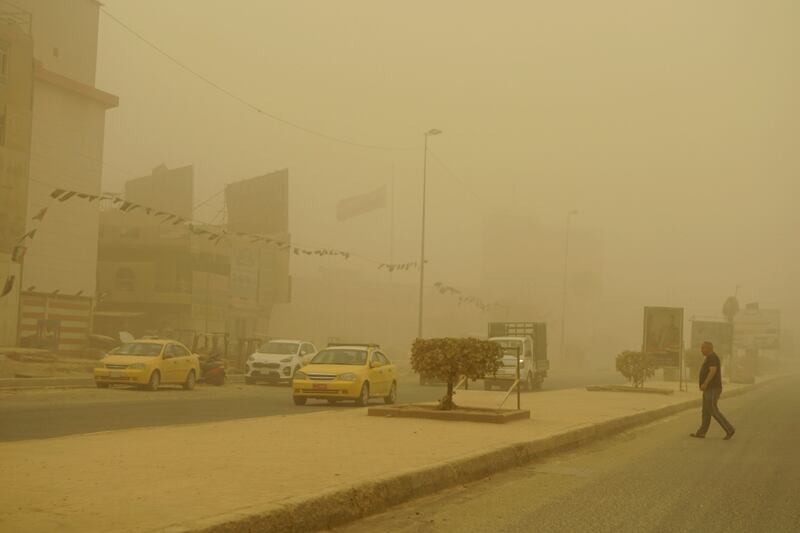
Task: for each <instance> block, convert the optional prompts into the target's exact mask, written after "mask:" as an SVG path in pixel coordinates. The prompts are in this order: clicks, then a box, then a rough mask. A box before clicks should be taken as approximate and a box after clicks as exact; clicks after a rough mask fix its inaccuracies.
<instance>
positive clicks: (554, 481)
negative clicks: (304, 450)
mask: <svg viewBox="0 0 800 533" xmlns="http://www.w3.org/2000/svg"><path fill="white" fill-rule="evenodd" d="M720 405H721V409H722V411H723V412H724V413H725V415H726V416H727V417H728V418H729V419H730V420H731V421H733V423H734V424H735V425H736V428H737V433H736V435H735V436H734V438H733V439H732V440H730V441H723V440H722V436H723V433H722V430H721V429H720V428H719V426H717V425H716V423H714V424H713V426H712V428H711V431H710V432H709V434H708V437H707V438H706V440H703V441H698V440H696V439H692V438H690V437H688V435H687V434H688V433H689V432H690V431H694V430H695V429H696V427H697V425H698V422H699V420H698V412H697V410H690V411H686V412H683V413H681V414H679V415H676V416H673V417H669V418H667V419H663V420H661V421H658V422H655V423H653V424H650V425H647V426H644V427H641V428H638V429H635V430H632V431H627V432H625V433H623V434H620V435H617V436H615V437H613V438H611V439H608V440H606V441H603V442H601V443H598V444H594V445H590V446H587V447H586V448H582V449H580V450H578V451H575V452H572V453H568V454H560V455H557V456H554V457H550V458H548V459H546V460H542V461H537V462H535V463H533V464H530V465H528V466H525V467H522V468H519V469H513V470H510V471H507V472H504V473H500V474H498V475H495V476H492V477H491V478H490V479H486V480H482V481H478V482H475V483H469V484H467V485H464V486H459V487H457V488H452V489H448V490H446V491H443V492H441V493H439V494H435V495H431V496H428V497H425V498H421V499H419V500H414V501H411V502H408V503H406V504H404V505H401V506H398V507H396V508H394V509H392V510H390V511H388V512H386V513H382V514H379V515H375V516H372V517H369V518H366V519H364V520H362V521H359V522H356V523H353V524H351V525H349V526H345V527H342V528H336V529H335V531H336V532H337V533H368V532H373V531H392V532H397V533H449V532H451V531H471V532H485V533H494V532H496V531H504V532H509V533H512V532H520V533H521V532H528V531H549V532H565V533H567V532H569V533H573V532H575V533H579V532H592V533H594V532H598V533H602V532H609V533H611V532H614V533H617V532H620V533H623V532H632V533H633V532H637V533H638V532H644V531H653V532H665V533H666V532H690V531H704V532H720V533H738V532H742V533H745V532H751V531H770V532H784V531H785V532H795V531H798V530H800V454H798V453H797V451H798V449H800V424H798V423H797V421H798V420H800V379H798V378H794V379H791V380H785V381H782V382H780V383H776V384H775V385H774V386H771V387H770V388H762V389H759V390H755V391H753V392H752V393H749V394H746V395H743V396H739V397H735V398H731V399H729V400H724V399H723V401H722V402H721V404H720Z"/></svg>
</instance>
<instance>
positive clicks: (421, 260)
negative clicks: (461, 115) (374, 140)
mask: <svg viewBox="0 0 800 533" xmlns="http://www.w3.org/2000/svg"><path fill="white" fill-rule="evenodd" d="M440 133H442V132H441V130H437V129H432V130H428V131H426V132H425V154H424V157H425V159H424V161H423V163H422V238H421V239H420V254H419V311H418V315H417V316H418V322H417V338H420V339H421V338H422V308H423V303H424V298H425V295H424V291H425V202H426V199H427V181H428V137H429V136H432V135H439V134H440Z"/></svg>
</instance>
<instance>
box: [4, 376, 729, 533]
mask: <svg viewBox="0 0 800 533" xmlns="http://www.w3.org/2000/svg"><path fill="white" fill-rule="evenodd" d="M650 385H653V386H658V385H660V386H674V384H656V383H651V384H650ZM735 387H736V386H735V385H734V386H730V387H729V388H735ZM503 396H504V393H501V392H485V391H464V392H460V393H459V394H458V397H457V398H458V402H459V403H460V404H462V405H465V406H467V405H476V406H477V405H493V404H494V405H496V404H497V403H499V401H500V400H501V399H502V397H503ZM697 397H699V393H698V392H697V391H694V390H692V391H691V392H676V393H675V394H673V395H670V396H665V395H654V394H636V393H606V392H594V393H592V392H587V391H585V390H578V389H569V390H561V391H553V392H545V393H540V394H529V395H524V396H523V399H524V403H523V408H525V407H527V408H530V409H531V411H532V416H531V419H530V420H529V421H523V422H516V423H512V424H508V425H501V426H495V425H491V426H489V425H485V424H477V423H464V422H438V421H430V420H414V419H385V418H378V417H367V416H366V411H365V410H364V409H352V410H346V411H324V412H317V413H311V414H303V415H290V416H271V417H265V418H253V419H246V420H236V421H226V422H218V423H204V424H197V425H188V426H181V427H162V428H143V429H133V430H123V431H115V432H106V433H95V434H89V435H78V436H72V437H61V438H53V439H43V440H35V441H18V442H11V443H4V444H0V475H1V476H2V479H3V480H4V487H5V488H4V490H3V492H2V494H1V495H0V530H2V531H55V530H58V531H152V530H163V529H166V528H169V527H170V526H176V525H180V524H186V523H188V522H192V521H194V520H201V519H206V518H209V517H213V516H216V515H220V514H225V513H232V512H246V511H247V510H248V509H258V510H265V509H268V508H269V507H271V506H279V505H281V504H282V503H283V502H286V501H288V500H290V499H294V498H303V497H307V496H310V495H313V494H316V493H319V492H322V491H325V490H329V489H336V488H341V487H342V486H343V485H345V484H353V483H359V482H362V481H367V480H374V479H376V478H378V477H380V476H386V475H394V474H397V473H400V472H404V471H410V470H416V469H419V468H423V467H426V466H430V465H434V464H439V463H442V462H446V461H448V460H452V459H454V458H462V457H468V456H470V455H473V454H476V453H480V452H483V451H486V450H488V449H491V448H494V447H499V446H503V445H508V444H512V443H515V442H521V441H529V440H533V439H537V438H542V437H547V436H549V435H553V434H557V433H560V432H563V431H566V430H569V429H573V428H577V427H581V426H585V425H590V424H592V423H597V422H599V421H603V420H608V419H612V418H616V417H619V416H624V415H629V414H633V413H637V412H641V411H644V410H648V409H653V408H658V407H662V406H666V405H670V404H673V403H677V402H681V401H685V400H688V399H692V398H697ZM9 487H13V490H8V488H9Z"/></svg>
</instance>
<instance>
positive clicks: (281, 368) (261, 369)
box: [244, 340, 317, 385]
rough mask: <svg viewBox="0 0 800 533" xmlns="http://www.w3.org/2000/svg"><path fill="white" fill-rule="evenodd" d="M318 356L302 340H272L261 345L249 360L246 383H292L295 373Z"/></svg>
mask: <svg viewBox="0 0 800 533" xmlns="http://www.w3.org/2000/svg"><path fill="white" fill-rule="evenodd" d="M316 354H317V348H316V347H315V346H314V345H313V344H312V343H310V342H307V341H300V340H272V341H268V342H265V343H264V344H262V345H261V347H260V348H258V350H256V352H255V353H253V354H252V355H250V357H248V358H247V363H246V364H245V377H244V382H245V383H247V384H250V385H252V384H255V383H258V382H259V381H266V382H269V383H291V382H292V378H293V377H294V374H295V372H297V371H298V370H300V367H302V366H303V365H305V364H307V363H308V362H309V361H311V359H312V358H313V357H314V356H315V355H316Z"/></svg>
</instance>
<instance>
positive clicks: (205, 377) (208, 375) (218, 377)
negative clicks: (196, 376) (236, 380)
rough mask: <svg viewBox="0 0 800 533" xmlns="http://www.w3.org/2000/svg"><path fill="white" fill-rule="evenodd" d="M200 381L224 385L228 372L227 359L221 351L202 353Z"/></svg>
mask: <svg viewBox="0 0 800 533" xmlns="http://www.w3.org/2000/svg"><path fill="white" fill-rule="evenodd" d="M199 357H200V381H202V382H203V383H208V384H209V385H216V386H222V385H224V384H225V379H226V378H227V372H226V371H225V359H223V357H222V353H221V352H218V351H217V352H212V353H209V354H200V355H199Z"/></svg>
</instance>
